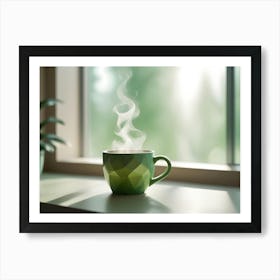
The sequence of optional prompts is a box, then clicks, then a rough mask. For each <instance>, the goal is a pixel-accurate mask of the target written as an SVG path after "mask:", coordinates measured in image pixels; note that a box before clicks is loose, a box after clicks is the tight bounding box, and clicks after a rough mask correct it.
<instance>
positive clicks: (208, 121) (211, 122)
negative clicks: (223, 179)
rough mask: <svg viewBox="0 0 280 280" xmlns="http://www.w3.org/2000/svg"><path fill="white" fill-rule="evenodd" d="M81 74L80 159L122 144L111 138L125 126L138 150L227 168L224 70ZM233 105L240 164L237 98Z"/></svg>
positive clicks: (99, 69) (97, 155)
mask: <svg viewBox="0 0 280 280" xmlns="http://www.w3.org/2000/svg"><path fill="white" fill-rule="evenodd" d="M83 73H84V118H85V120H84V121H85V124H86V125H85V126H84V135H83V136H84V137H85V138H86V141H84V143H85V144H84V145H85V147H84V156H86V157H93V158H100V157H101V155H102V151H103V150H105V149H111V148H114V147H117V146H118V145H117V144H121V142H122V140H121V138H120V137H119V136H117V134H116V133H119V132H120V130H121V129H122V128H123V127H124V126H125V125H127V122H128V123H129V125H130V131H129V132H128V135H130V136H131V137H132V138H134V140H135V141H136V142H137V141H138V142H137V143H136V144H137V145H138V146H137V148H139V147H140V146H141V141H142V142H143V146H142V148H145V149H151V150H154V151H155V153H156V154H164V155H166V156H168V157H169V158H170V159H171V160H173V161H178V162H200V163H215V164H225V163H226V67H220V66H215V65H213V66H211V67H210V66H205V67H202V66H197V67H194V65H192V66H191V67H187V66H186V67H185V66H184V67H125V68H124V67H86V68H84V69H83ZM238 73H239V72H238ZM235 83H236V84H238V85H239V74H238V75H235ZM236 88H239V86H238V87H236ZM238 98H239V92H238ZM134 105H135V107H133V106H134ZM235 105H236V106H235V108H236V109H235V112H236V116H235V118H236V121H235V125H236V128H235V131H236V134H235V137H236V141H235V143H236V145H237V147H238V148H237V149H236V150H235V153H236V154H235V158H236V159H237V160H238V162H239V99H238V100H236V104H235ZM132 107H133V108H134V109H135V111H134V113H132V112H130V111H129V110H130V109H131V108H132ZM116 110H118V111H119V114H120V115H121V116H123V115H125V114H126V113H127V115H130V117H131V119H129V120H126V121H124V120H122V119H120V118H121V117H120V116H118V115H117V114H116ZM128 111H129V112H128ZM118 124H119V126H118ZM119 135H121V136H123V134H119ZM127 143H128V142H127ZM139 145H140V146H139Z"/></svg>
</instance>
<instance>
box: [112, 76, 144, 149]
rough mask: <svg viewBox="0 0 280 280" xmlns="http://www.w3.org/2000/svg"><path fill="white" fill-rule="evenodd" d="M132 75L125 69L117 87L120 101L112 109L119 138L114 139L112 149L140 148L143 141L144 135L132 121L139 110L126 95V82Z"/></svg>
mask: <svg viewBox="0 0 280 280" xmlns="http://www.w3.org/2000/svg"><path fill="white" fill-rule="evenodd" d="M131 76H132V72H131V71H125V73H124V74H123V75H122V76H121V78H122V82H121V83H120V85H119V87H118V89H117V95H118V97H119V100H120V103H119V104H117V105H116V106H115V107H114V108H113V111H114V112H115V113H116V114H117V117H118V118H117V131H116V132H115V134H116V135H117V136H119V138H120V139H119V140H114V141H113V144H112V148H113V149H114V150H140V149H142V146H143V144H144V142H145V139H146V135H145V134H144V133H143V132H142V131H140V130H139V129H137V128H135V127H134V125H133V123H132V121H133V119H135V118H137V117H138V116H139V114H140V111H139V109H138V107H137V106H136V104H135V103H134V102H133V100H132V99H130V98H129V97H128V96H127V88H126V85H127V82H128V81H129V79H130V78H131Z"/></svg>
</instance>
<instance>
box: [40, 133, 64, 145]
mask: <svg viewBox="0 0 280 280" xmlns="http://www.w3.org/2000/svg"><path fill="white" fill-rule="evenodd" d="M40 138H41V140H46V141H48V142H50V143H52V141H55V142H59V143H62V144H66V142H65V141H64V140H63V139H62V138H60V137H58V136H57V135H55V134H51V133H40Z"/></svg>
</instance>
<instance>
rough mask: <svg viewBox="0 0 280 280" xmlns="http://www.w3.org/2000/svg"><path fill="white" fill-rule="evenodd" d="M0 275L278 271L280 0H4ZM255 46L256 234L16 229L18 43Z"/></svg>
mask: <svg viewBox="0 0 280 280" xmlns="http://www.w3.org/2000/svg"><path fill="white" fill-rule="evenodd" d="M0 5H1V6H0V7H1V15H0V19H1V33H0V34H1V41H0V42H1V83H0V86H1V100H0V106H1V107H0V114H1V126H0V127H1V151H0V155H1V159H0V160H1V174H0V180H1V181H0V182H1V201H0V207H1V208H0V209H1V216H0V218H1V220H0V221H1V225H0V229H1V239H0V241H1V244H0V246H1V247H0V248H1V249H0V252H1V255H0V256H1V267H0V278H1V279H5V280H6V279H29V280H32V279H36V280H38V279H146V278H148V279H151V278H154V279H265V280H268V279H280V269H279V267H280V266H279V263H280V258H279V250H280V246H279V240H280V234H279V224H280V218H279V213H280V211H279V210H280V209H279V204H280V201H279V197H280V196H279V186H280V182H279V142H280V141H279V140H280V139H279V77H280V75H279V50H280V48H279V47H280V45H279V36H280V32H279V10H280V3H279V1H276V0H275V1H269V0H265V1H254V0H251V1H249V0H245V1H238V0H235V1H212V0H208V1H200V0H198V1H178V2H175V1H154V2H153V1H145V0H144V1H141V2H140V1H139V2H136V1H134V2H132V1H131V3H130V2H129V1H127V2H121V1H112V2H110V1H103V2H101V1H100V2H94V1H84V2H82V1H25V0H22V1H5V0H3V1H2V2H1V4H0ZM44 44H46V45H55V44H57V45H98V44H104V45H116V44H121V45H131V44H133V45H138V44H139V45H146V44H147V45H177V44H178V45H196V44H197V45H247V44H248V45H251V44H252V45H255V44H256V45H262V46H263V60H262V63H263V68H262V70H263V79H262V93H263V102H262V109H263V111H262V112H263V119H262V125H263V130H262V131H263V139H262V143H263V161H262V164H263V180H262V183H263V215H262V216H263V233H262V234H161V235H160V234H19V233H18V231H19V209H18V205H19V187H18V182H19V175H18V168H17V167H18V45H44Z"/></svg>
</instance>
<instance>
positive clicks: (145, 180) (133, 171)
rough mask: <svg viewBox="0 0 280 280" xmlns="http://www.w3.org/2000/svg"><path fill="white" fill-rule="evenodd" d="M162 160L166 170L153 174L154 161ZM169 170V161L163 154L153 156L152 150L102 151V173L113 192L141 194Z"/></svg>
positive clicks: (162, 177)
mask: <svg viewBox="0 0 280 280" xmlns="http://www.w3.org/2000/svg"><path fill="white" fill-rule="evenodd" d="M158 160H164V161H166V163H167V168H166V170H165V171H164V172H163V173H162V174H160V175H158V176H157V177H153V176H154V170H155V163H156V162H157V161H158ZM170 170H171V163H170V161H169V159H168V158H167V157H165V156H154V155H153V151H150V150H137V151H117V150H115V151H114V150H113V151H104V152H103V173H104V177H105V179H106V181H107V182H108V184H109V185H110V188H111V190H112V192H113V193H114V194H142V193H144V192H145V190H146V189H147V188H148V187H149V186H151V185H152V184H154V183H155V182H158V181H160V180H162V179H164V178H165V177H166V176H167V175H168V174H169V172H170Z"/></svg>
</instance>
